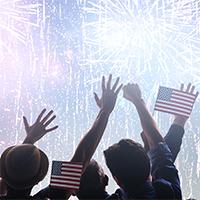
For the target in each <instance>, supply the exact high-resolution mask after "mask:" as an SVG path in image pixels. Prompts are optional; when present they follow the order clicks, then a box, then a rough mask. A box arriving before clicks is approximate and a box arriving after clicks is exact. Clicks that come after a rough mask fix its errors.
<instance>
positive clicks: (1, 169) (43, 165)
mask: <svg viewBox="0 0 200 200" xmlns="http://www.w3.org/2000/svg"><path fill="white" fill-rule="evenodd" d="M13 147H15V146H11V147H9V148H7V149H6V150H5V151H4V152H3V154H2V155H1V159H0V174H1V177H2V178H3V179H4V182H5V183H6V184H7V185H8V186H10V187H11V188H13V189H16V190H22V189H28V188H32V187H33V186H34V185H36V184H37V183H39V182H40V181H41V180H43V179H44V177H45V176H46V174H47V172H48V167H49V161H48V158H47V156H46V154H45V153H44V152H43V151H41V150H40V149H38V150H39V151H40V158H41V161H40V169H39V171H38V174H37V175H36V176H34V177H33V178H31V180H29V181H27V182H24V183H23V182H20V180H19V181H13V180H12V179H11V178H10V177H9V176H8V174H7V173H6V166H5V161H6V156H7V154H8V152H9V151H10V150H11V149H12V148H13Z"/></svg>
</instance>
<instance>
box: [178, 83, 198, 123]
mask: <svg viewBox="0 0 200 200" xmlns="http://www.w3.org/2000/svg"><path fill="white" fill-rule="evenodd" d="M184 88H185V86H184V84H183V83H182V84H181V88H180V90H181V91H184V92H186V93H188V94H194V95H195V96H196V98H197V96H198V95H199V93H198V92H196V93H194V90H195V86H194V85H192V84H191V83H189V84H188V85H187V87H186V89H184ZM187 119H188V117H185V116H181V115H175V117H174V124H178V125H180V126H182V127H184V125H185V123H186V121H187Z"/></svg>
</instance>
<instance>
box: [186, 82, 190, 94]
mask: <svg viewBox="0 0 200 200" xmlns="http://www.w3.org/2000/svg"><path fill="white" fill-rule="evenodd" d="M190 87H191V83H189V84H188V86H187V89H186V92H189V91H190Z"/></svg>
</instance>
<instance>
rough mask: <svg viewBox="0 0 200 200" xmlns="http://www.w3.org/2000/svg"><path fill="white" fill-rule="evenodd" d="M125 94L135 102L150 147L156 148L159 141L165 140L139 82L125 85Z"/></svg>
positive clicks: (125, 96)
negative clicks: (145, 100) (144, 98)
mask: <svg viewBox="0 0 200 200" xmlns="http://www.w3.org/2000/svg"><path fill="white" fill-rule="evenodd" d="M123 96H124V98H125V99H127V100H129V101H130V102H131V103H133V104H134V105H135V107H136V109H137V112H138V114H139V118H140V122H141V125H142V129H143V131H144V134H145V136H146V139H147V140H148V144H149V148H150V149H154V148H156V147H157V145H158V143H159V142H162V141H163V138H162V136H161V135H160V132H159V130H158V128H157V126H156V123H155V121H154V119H153V117H152V116H151V114H150V113H149V111H148V109H147V107H146V105H145V103H144V101H143V99H142V94H141V91H140V88H139V86H138V85H137V84H130V83H129V84H128V85H126V86H124V87H123Z"/></svg>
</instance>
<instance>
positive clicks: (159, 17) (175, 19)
mask: <svg viewBox="0 0 200 200" xmlns="http://www.w3.org/2000/svg"><path fill="white" fill-rule="evenodd" d="M88 4H89V6H88ZM88 4H87V6H86V7H83V10H84V12H85V16H92V17H86V20H85V22H84V28H85V32H86V34H85V40H84V45H85V46H86V48H90V49H93V55H92V56H91V55H90V57H92V59H88V58H87V57H86V59H87V61H88V62H92V63H95V62H96V63H99V62H104V63H105V62H115V63H116V61H118V62H119V63H121V64H120V66H121V67H123V68H124V67H127V68H130V67H131V66H130V64H127V63H131V65H134V66H135V68H136V71H142V70H144V71H146V72H149V71H151V70H152V69H153V70H159V71H163V72H164V73H165V74H166V75H168V74H167V72H169V71H171V70H174V69H175V70H176V69H177V70H182V71H184V72H186V73H188V71H190V72H194V71H195V73H196V72H198V73H200V68H199V66H198V65H199V57H200V38H199V12H198V11H199V3H198V1H190V0H185V1H172V0H171V1H161V0H157V1H150V2H148V3H147V2H146V1H145V2H142V1H139V0H137V1H132V0H124V1H122V0H107V1H89V2H88ZM126 61H127V62H126ZM124 63H126V65H124ZM138 63H139V65H138Z"/></svg>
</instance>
